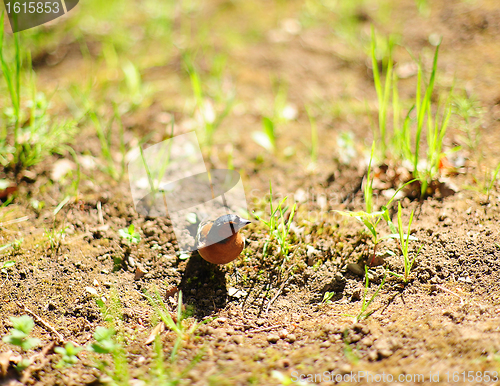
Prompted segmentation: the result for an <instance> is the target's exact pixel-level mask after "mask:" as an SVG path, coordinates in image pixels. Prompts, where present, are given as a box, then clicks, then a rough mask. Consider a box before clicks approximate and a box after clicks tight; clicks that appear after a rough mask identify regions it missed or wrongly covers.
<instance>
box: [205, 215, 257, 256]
mask: <svg viewBox="0 0 500 386" xmlns="http://www.w3.org/2000/svg"><path fill="white" fill-rule="evenodd" d="M250 223H251V221H249V220H245V219H243V218H241V217H239V216H237V215H235V214H225V215H223V216H220V217H219V218H217V219H216V220H215V221H211V220H204V221H202V222H201V223H200V225H199V226H198V232H197V235H196V245H197V249H198V253H199V254H200V256H201V257H202V258H203V259H204V260H206V261H208V262H209V263H212V264H227V263H230V262H231V261H233V260H234V259H236V258H237V257H238V256H239V255H240V253H241V251H243V248H244V247H245V238H244V237H243V235H242V234H241V233H239V231H240V229H241V228H243V227H244V226H246V225H248V224H250Z"/></svg>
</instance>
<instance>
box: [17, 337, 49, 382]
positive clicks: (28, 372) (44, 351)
mask: <svg viewBox="0 0 500 386" xmlns="http://www.w3.org/2000/svg"><path fill="white" fill-rule="evenodd" d="M55 345H56V343H55V342H50V343H49V344H48V345H46V346H45V347H44V348H43V349H42V351H40V352H39V353H36V354H35V355H33V356H32V357H31V358H30V359H29V361H30V363H31V364H30V365H29V366H28V367H27V368H26V369H25V370H24V371H23V376H22V378H21V383H22V384H23V385H25V384H27V382H28V380H29V379H30V377H31V374H32V373H33V372H34V371H40V370H41V369H43V368H44V367H45V365H46V364H47V363H48V362H49V358H47V354H48V353H49V352H50V351H52V350H53V349H54V346H55ZM38 358H40V364H39V365H37V366H33V363H34V362H35V361H36V360H37V359H38Z"/></svg>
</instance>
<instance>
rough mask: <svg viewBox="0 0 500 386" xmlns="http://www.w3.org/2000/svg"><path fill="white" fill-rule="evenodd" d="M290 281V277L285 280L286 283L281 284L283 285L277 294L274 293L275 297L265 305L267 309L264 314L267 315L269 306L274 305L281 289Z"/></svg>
mask: <svg viewBox="0 0 500 386" xmlns="http://www.w3.org/2000/svg"><path fill="white" fill-rule="evenodd" d="M290 279H291V276H289V277H288V279H286V281H285V282H284V283H283V285H282V286H281V287H280V289H279V290H278V292H277V293H276V295H274V297H273V298H272V299H271V300H270V301H269V303H267V307H266V312H265V314H266V315H267V313H268V312H269V308H270V307H271V305H272V304H273V303H274V301H275V300H276V299H278V296H280V294H281V292H282V291H283V289H284V288H285V286H286V285H287V284H288V281H289V280H290Z"/></svg>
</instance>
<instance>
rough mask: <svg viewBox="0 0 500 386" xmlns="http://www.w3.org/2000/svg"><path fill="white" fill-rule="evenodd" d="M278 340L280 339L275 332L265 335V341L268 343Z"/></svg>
mask: <svg viewBox="0 0 500 386" xmlns="http://www.w3.org/2000/svg"><path fill="white" fill-rule="evenodd" d="M278 340H280V337H279V335H277V334H269V335H268V336H267V341H268V342H269V343H276V342H278Z"/></svg>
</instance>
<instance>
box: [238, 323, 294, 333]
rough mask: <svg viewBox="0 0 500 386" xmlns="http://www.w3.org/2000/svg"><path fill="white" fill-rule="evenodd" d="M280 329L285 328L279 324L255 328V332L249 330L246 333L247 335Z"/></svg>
mask: <svg viewBox="0 0 500 386" xmlns="http://www.w3.org/2000/svg"><path fill="white" fill-rule="evenodd" d="M280 327H285V325H284V324H279V325H277V326H271V327H261V328H256V329H255V330H249V331H247V333H254V332H263V331H269V330H274V329H275V328H280Z"/></svg>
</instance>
